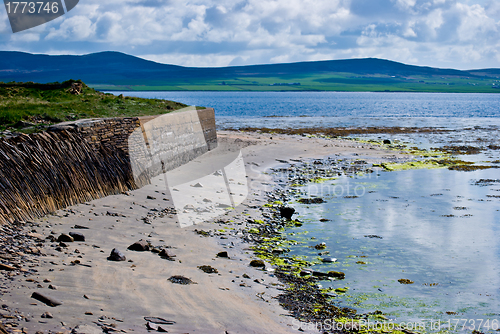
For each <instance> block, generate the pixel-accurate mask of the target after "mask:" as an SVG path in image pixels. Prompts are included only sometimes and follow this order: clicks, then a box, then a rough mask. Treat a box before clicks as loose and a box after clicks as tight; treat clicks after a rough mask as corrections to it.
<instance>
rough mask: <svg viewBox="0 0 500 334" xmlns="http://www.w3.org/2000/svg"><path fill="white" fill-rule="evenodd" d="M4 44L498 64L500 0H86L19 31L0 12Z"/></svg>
mask: <svg viewBox="0 0 500 334" xmlns="http://www.w3.org/2000/svg"><path fill="white" fill-rule="evenodd" d="M0 50H3V51H24V52H30V53H44V54H77V55H79V54H88V53H93V52H100V51H120V52H124V53H127V54H131V55H134V56H138V57H141V58H145V59H149V60H153V61H157V62H161V63H168V64H175V65H183V66H195V67H207V66H234V65H249V64H269V63H283V62H298V61H314V60H331V59H350V58H367V57H375V58H383V59H389V60H394V61H399V62H403V63H406V64H413V65H421V66H432V67H441V68H456V69H464V70H465V69H477V68H500V0H241V1H240V0H192V1H179V0H107V1H102V0H80V2H79V4H78V5H77V6H76V7H75V8H74V9H73V10H71V11H70V12H68V13H67V14H66V15H64V16H61V17H59V18H57V19H55V20H53V21H51V22H48V23H46V24H44V25H41V26H38V27H35V28H32V29H29V30H26V31H23V32H19V33H15V34H13V33H12V30H11V28H10V25H9V21H8V17H7V13H6V10H4V9H0ZM0 61H1V60H0Z"/></svg>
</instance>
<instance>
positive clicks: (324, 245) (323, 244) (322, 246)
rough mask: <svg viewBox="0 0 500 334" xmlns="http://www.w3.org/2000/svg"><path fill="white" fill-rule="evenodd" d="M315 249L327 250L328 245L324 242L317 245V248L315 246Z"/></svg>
mask: <svg viewBox="0 0 500 334" xmlns="http://www.w3.org/2000/svg"><path fill="white" fill-rule="evenodd" d="M314 248H316V249H325V248H326V244H325V243H324V242H322V243H320V244H317V245H316V246H314Z"/></svg>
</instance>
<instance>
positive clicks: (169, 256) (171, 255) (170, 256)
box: [160, 248, 177, 261]
mask: <svg viewBox="0 0 500 334" xmlns="http://www.w3.org/2000/svg"><path fill="white" fill-rule="evenodd" d="M160 256H161V257H162V258H164V259H167V260H172V261H173V259H174V257H176V256H177V255H175V254H174V252H172V251H171V250H170V249H167V248H163V249H162V250H161V252H160Z"/></svg>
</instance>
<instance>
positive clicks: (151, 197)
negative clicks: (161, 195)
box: [146, 196, 156, 200]
mask: <svg viewBox="0 0 500 334" xmlns="http://www.w3.org/2000/svg"><path fill="white" fill-rule="evenodd" d="M146 198H147V199H151V200H155V199H156V197H153V196H147V197H146Z"/></svg>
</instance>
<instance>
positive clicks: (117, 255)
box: [108, 248, 127, 261]
mask: <svg viewBox="0 0 500 334" xmlns="http://www.w3.org/2000/svg"><path fill="white" fill-rule="evenodd" d="M108 260H109V261H125V260H127V258H126V257H125V255H123V253H122V252H120V251H119V250H118V249H116V248H113V250H112V251H111V254H110V255H109V257H108Z"/></svg>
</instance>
